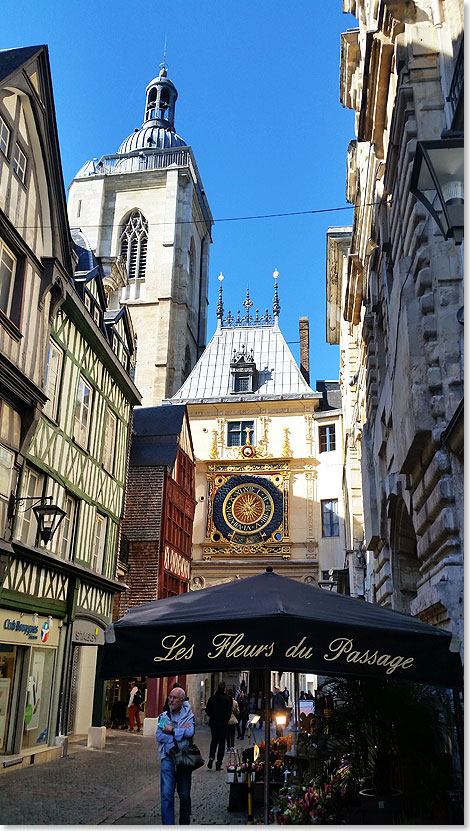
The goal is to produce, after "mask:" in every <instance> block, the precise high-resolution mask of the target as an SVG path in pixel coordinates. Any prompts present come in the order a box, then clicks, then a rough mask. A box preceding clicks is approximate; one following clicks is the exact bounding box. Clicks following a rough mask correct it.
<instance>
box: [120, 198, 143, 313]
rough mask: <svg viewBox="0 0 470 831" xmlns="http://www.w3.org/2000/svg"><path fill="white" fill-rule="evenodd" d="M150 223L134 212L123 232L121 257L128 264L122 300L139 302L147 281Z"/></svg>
mask: <svg viewBox="0 0 470 831" xmlns="http://www.w3.org/2000/svg"><path fill="white" fill-rule="evenodd" d="M147 239H148V222H147V220H146V219H145V217H144V216H143V214H141V212H140V211H133V212H132V213H131V215H130V217H129V219H128V220H127V222H126V224H125V225H124V228H123V229H122V232H121V237H120V244H121V251H120V254H121V257H122V258H123V259H124V260H125V262H126V268H127V286H126V287H125V288H124V289H123V296H122V300H137V299H138V298H139V297H140V286H141V283H143V282H144V280H145V267H146V264H147Z"/></svg>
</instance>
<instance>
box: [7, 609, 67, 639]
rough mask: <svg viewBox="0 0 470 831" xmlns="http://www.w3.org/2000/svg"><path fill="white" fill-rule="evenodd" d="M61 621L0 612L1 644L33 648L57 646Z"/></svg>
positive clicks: (13, 612) (18, 613)
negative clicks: (14, 644)
mask: <svg viewBox="0 0 470 831" xmlns="http://www.w3.org/2000/svg"><path fill="white" fill-rule="evenodd" d="M58 624H59V621H58V620H57V619H55V618H52V617H44V616H42V615H32V614H30V613H28V614H25V613H24V612H23V613H21V612H15V611H13V610H12V611H1V612H0V642H3V643H16V644H23V645H31V646H33V645H34V646H57V644H58V642H59V625H58Z"/></svg>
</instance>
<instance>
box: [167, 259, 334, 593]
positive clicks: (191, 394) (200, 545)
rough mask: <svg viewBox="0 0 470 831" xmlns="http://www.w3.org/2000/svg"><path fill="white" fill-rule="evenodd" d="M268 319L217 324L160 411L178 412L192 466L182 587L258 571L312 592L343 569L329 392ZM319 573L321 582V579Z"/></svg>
mask: <svg viewBox="0 0 470 831" xmlns="http://www.w3.org/2000/svg"><path fill="white" fill-rule="evenodd" d="M278 277H279V275H278V273H277V271H276V272H274V278H275V282H274V299H273V304H272V312H270V311H268V310H267V309H266V311H265V312H263V313H260V311H259V310H258V309H255V310H253V308H252V307H253V301H252V300H251V298H250V293H249V290H247V294H246V298H245V300H244V301H243V307H244V309H245V314H244V315H243V316H242V315H240V312H239V313H238V314H237V315H236V316H235V315H232V314H231V312H228V313H227V314H225V312H224V306H223V295H222V280H223V276H222V275H220V278H219V279H220V288H219V303H218V306H217V329H216V332H215V334H214V336H213V337H212V339H211V341H210V343H209V344H208V346H207V348H206V350H205V351H204V353H203V354H202V356H201V358H200V359H199V361H198V363H197V364H196V366H195V367H194V369H193V370H192V372H191V373H190V375H189V377H188V378H187V379H186V381H185V382H184V384H183V385H182V386H181V388H180V389H179V390H178V392H177V393H176V394H175V395H174V396H173V397H172V399H171V400H170V401H168V402H167V403H169V404H181V403H185V404H187V407H188V414H189V420H190V425H191V433H192V437H193V442H194V451H195V456H196V502H197V506H196V514H195V523H194V535H193V550H192V571H191V575H192V583H191V585H192V588H201V587H202V586H210V585H213V584H215V583H220V582H223V581H227V580H233V579H236V578H237V577H248V576H251V575H253V574H257V573H259V572H260V571H262V570H263V569H264V568H265V567H266V565H267V564H272V565H274V566H275V569H276V571H277V572H278V573H279V574H283V575H285V576H288V577H293V578H295V579H298V580H301V581H305V582H318V583H320V584H321V583H322V582H325V581H328V580H329V577H330V576H331V575H330V572H331V574H333V573H334V572H335V571H338V570H341V569H343V568H344V557H345V551H344V535H343V517H344V510H343V503H342V487H341V482H342V451H341V447H342V435H341V431H342V412H341V399H340V394H339V384H338V383H335V382H326V384H325V382H322V383H321V387H322V388H321V389H318V390H315V389H313V388H312V387H311V386H310V385H309V383H308V378H306V377H305V373H302V372H301V370H300V368H299V367H298V365H297V363H296V362H295V360H294V357H293V355H292V353H291V351H290V349H289V347H288V345H287V343H286V341H285V339H284V337H283V334H282V332H281V329H280V327H279V315H280V302H279V296H278ZM326 575H328V577H327V576H326Z"/></svg>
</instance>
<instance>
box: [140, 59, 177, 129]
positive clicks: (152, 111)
mask: <svg viewBox="0 0 470 831" xmlns="http://www.w3.org/2000/svg"><path fill="white" fill-rule="evenodd" d="M177 98H178V91H177V89H176V87H175V85H174V84H173V82H172V81H170V79H169V78H167V72H166V68H165V67H163V68H162V69H161V70H160V74H159V76H158V78H154V79H153V80H152V81H150V83H149V85H148V87H147V89H146V102H145V120H144V124H143V125H142V126H147V125H149V122H151V123H152V125H155V126H156V127H164V128H165V129H167V130H172V131H174V129H175V104H176V99H177Z"/></svg>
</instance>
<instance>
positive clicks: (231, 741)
mask: <svg viewBox="0 0 470 831" xmlns="http://www.w3.org/2000/svg"><path fill="white" fill-rule="evenodd" d="M228 698H229V701H230V708H231V712H230V718H229V720H228V724H227V750H234V749H235V747H234V745H235V730H237V729H238V730H239V729H240V728H239V725H238V717H239V715H240V710H239V709H238V701H237V700H236V698H234V697H233V696H232V694H231V693H228Z"/></svg>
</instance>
